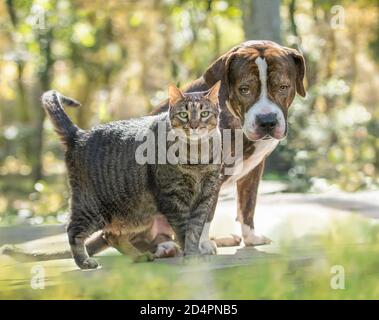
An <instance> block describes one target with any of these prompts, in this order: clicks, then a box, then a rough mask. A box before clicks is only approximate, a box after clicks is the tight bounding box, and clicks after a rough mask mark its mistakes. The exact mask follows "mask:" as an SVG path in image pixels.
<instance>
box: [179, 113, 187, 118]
mask: <svg viewBox="0 0 379 320" xmlns="http://www.w3.org/2000/svg"><path fill="white" fill-rule="evenodd" d="M179 117H181V118H183V119H187V118H188V113H187V112H179Z"/></svg>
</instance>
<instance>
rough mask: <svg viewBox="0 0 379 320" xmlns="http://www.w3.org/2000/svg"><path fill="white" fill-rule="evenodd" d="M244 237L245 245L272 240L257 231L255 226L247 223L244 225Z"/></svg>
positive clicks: (259, 243)
mask: <svg viewBox="0 0 379 320" xmlns="http://www.w3.org/2000/svg"><path fill="white" fill-rule="evenodd" d="M242 237H243V241H244V243H245V246H261V245H264V244H270V243H271V242H272V240H271V239H269V238H267V237H265V236H264V235H262V234H259V233H257V232H256V231H255V230H254V229H253V228H250V227H249V226H246V225H243V226H242Z"/></svg>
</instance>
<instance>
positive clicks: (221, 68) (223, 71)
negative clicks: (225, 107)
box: [203, 49, 236, 104]
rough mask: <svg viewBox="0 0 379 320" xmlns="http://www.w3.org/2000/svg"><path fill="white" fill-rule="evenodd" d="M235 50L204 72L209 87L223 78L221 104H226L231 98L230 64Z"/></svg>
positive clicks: (220, 93) (220, 95)
mask: <svg viewBox="0 0 379 320" xmlns="http://www.w3.org/2000/svg"><path fill="white" fill-rule="evenodd" d="M235 51H236V49H232V50H230V51H228V52H227V53H225V54H224V55H222V56H221V57H219V58H218V59H217V60H216V61H215V62H213V63H212V64H211V65H210V67H209V68H208V69H207V70H206V71H205V72H204V74H203V78H204V80H205V82H206V84H207V85H208V86H209V87H212V86H213V85H214V84H215V83H216V82H217V81H220V80H221V85H220V90H219V101H220V104H224V103H225V102H226V100H228V98H229V77H228V75H229V65H230V62H231V61H232V59H233V58H234V55H235Z"/></svg>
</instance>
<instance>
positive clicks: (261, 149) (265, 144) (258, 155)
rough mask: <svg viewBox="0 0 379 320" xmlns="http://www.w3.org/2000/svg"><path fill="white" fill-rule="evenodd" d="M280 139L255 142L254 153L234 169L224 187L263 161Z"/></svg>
mask: <svg viewBox="0 0 379 320" xmlns="http://www.w3.org/2000/svg"><path fill="white" fill-rule="evenodd" d="M278 143H279V140H276V139H270V140H260V141H257V142H255V145H254V146H255V150H254V153H253V154H252V155H251V156H250V157H249V158H247V159H245V160H244V161H241V162H240V163H239V164H237V165H236V167H235V168H234V170H233V172H234V173H233V175H232V176H231V177H230V178H229V179H228V180H227V181H226V182H225V183H224V184H223V187H229V186H231V185H232V184H234V183H235V182H237V181H238V180H239V179H240V178H242V177H243V176H245V175H246V174H248V173H249V172H250V171H251V170H253V169H254V168H255V167H256V166H257V165H258V164H259V163H261V161H262V160H263V159H264V158H265V157H266V156H267V155H268V154H270V153H271V152H272V151H273V150H274V149H275V148H276V146H277V145H278Z"/></svg>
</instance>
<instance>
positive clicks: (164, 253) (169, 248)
mask: <svg viewBox="0 0 379 320" xmlns="http://www.w3.org/2000/svg"><path fill="white" fill-rule="evenodd" d="M180 253H181V250H180V247H179V245H178V244H177V243H175V242H174V241H165V242H161V243H159V244H158V246H157V250H156V251H155V252H154V257H156V258H171V257H176V256H178V255H180Z"/></svg>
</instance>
